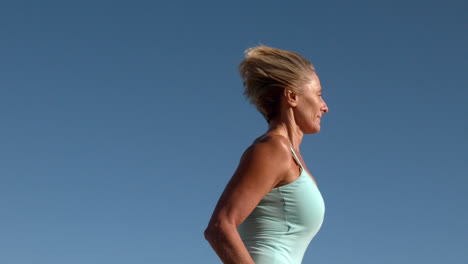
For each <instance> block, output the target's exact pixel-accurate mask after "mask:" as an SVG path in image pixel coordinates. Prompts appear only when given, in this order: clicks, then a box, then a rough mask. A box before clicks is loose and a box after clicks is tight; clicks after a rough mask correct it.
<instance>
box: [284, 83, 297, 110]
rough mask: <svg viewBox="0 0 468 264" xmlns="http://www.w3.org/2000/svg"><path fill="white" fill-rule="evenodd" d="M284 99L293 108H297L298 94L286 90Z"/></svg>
mask: <svg viewBox="0 0 468 264" xmlns="http://www.w3.org/2000/svg"><path fill="white" fill-rule="evenodd" d="M284 97H285V98H286V102H287V103H288V104H289V105H290V106H291V107H296V106H297V103H298V100H299V96H297V94H296V93H295V92H293V91H291V90H289V89H287V88H286V89H284Z"/></svg>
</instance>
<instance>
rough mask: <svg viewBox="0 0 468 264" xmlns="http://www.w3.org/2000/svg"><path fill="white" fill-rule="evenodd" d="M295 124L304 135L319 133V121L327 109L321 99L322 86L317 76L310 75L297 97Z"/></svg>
mask: <svg viewBox="0 0 468 264" xmlns="http://www.w3.org/2000/svg"><path fill="white" fill-rule="evenodd" d="M294 111H295V117H296V123H297V124H298V125H299V127H300V128H301V130H302V132H303V133H304V134H314V133H318V132H319V131H320V120H321V118H322V116H323V114H325V113H326V112H328V107H327V104H326V103H325V101H324V100H323V98H322V86H321V85H320V80H319V78H318V76H317V74H315V73H313V74H312V75H311V81H310V82H309V83H308V84H306V85H304V87H303V94H302V95H299V96H298V101H297V105H296V107H295V110H294Z"/></svg>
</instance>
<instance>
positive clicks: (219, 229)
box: [203, 221, 237, 241]
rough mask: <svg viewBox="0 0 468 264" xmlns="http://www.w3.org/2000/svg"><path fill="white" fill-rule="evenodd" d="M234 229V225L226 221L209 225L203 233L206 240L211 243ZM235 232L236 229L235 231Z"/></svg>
mask: <svg viewBox="0 0 468 264" xmlns="http://www.w3.org/2000/svg"><path fill="white" fill-rule="evenodd" d="M234 229H236V227H235V225H234V224H231V223H229V222H226V221H222V222H216V223H210V224H209V225H208V227H207V228H206V229H205V232H204V233H203V235H204V237H205V239H206V240H208V241H211V240H214V239H216V238H217V237H219V236H222V235H224V236H225V235H226V234H227V233H230V232H232V230H234ZM236 230H237V229H236Z"/></svg>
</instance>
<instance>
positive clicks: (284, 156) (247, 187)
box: [210, 137, 290, 227]
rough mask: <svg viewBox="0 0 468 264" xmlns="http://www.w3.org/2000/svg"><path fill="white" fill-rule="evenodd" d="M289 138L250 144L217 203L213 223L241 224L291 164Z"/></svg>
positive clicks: (275, 138)
mask: <svg viewBox="0 0 468 264" xmlns="http://www.w3.org/2000/svg"><path fill="white" fill-rule="evenodd" d="M289 157H290V150H289V140H287V139H286V138H283V137H272V138H271V139H269V140H268V141H266V142H264V143H258V144H254V145H252V146H251V147H249V148H248V149H247V150H246V151H245V152H244V154H243V155H242V158H241V160H240V162H239V166H238V167H237V169H236V171H235V173H234V175H233V176H232V178H231V180H230V181H229V183H228V184H227V186H226V188H225V190H224V192H223V194H222V195H221V198H220V199H219V201H218V204H217V205H216V208H215V211H214V212H213V216H212V217H211V221H210V225H217V224H219V223H220V222H228V223H230V224H234V225H235V226H236V227H237V226H239V225H240V224H241V223H242V222H243V221H244V220H245V218H247V216H248V215H249V214H250V213H251V212H252V211H253V210H254V209H255V207H256V206H257V204H258V203H259V202H260V200H261V199H262V198H263V197H264V196H265V195H266V194H267V193H268V192H269V191H270V190H271V189H272V188H274V186H275V185H276V184H277V183H278V182H280V181H281V180H282V179H283V178H284V176H285V175H286V173H287V170H288V168H289V164H290V159H289Z"/></svg>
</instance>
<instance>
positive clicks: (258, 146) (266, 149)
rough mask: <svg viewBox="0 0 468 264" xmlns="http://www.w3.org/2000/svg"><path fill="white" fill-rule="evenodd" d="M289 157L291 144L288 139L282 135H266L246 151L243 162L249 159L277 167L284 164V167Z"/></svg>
mask: <svg viewBox="0 0 468 264" xmlns="http://www.w3.org/2000/svg"><path fill="white" fill-rule="evenodd" d="M289 155H290V143H289V140H288V139H287V138H286V137H284V136H280V135H265V136H261V137H259V138H257V139H256V140H255V141H254V142H253V143H252V145H250V146H249V147H248V148H247V149H246V151H245V152H244V154H243V155H242V160H245V159H247V160H250V161H255V162H261V163H267V164H268V163H269V164H276V165H281V164H282V163H284V165H287V164H288V161H289ZM247 163H248V162H247ZM241 164H242V163H241ZM265 165H266V164H265Z"/></svg>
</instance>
